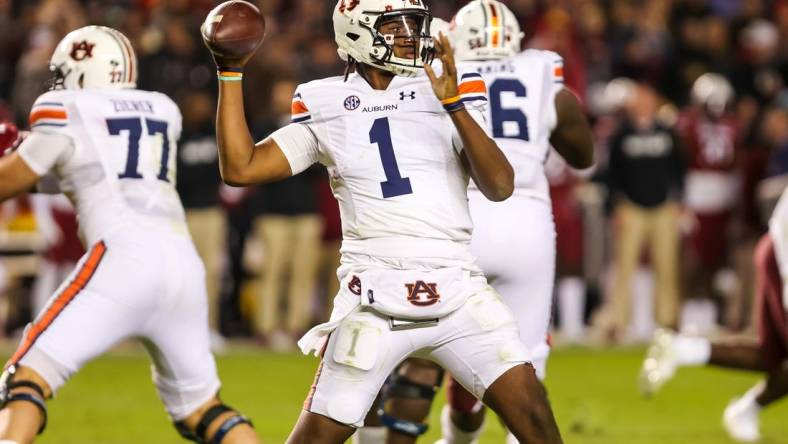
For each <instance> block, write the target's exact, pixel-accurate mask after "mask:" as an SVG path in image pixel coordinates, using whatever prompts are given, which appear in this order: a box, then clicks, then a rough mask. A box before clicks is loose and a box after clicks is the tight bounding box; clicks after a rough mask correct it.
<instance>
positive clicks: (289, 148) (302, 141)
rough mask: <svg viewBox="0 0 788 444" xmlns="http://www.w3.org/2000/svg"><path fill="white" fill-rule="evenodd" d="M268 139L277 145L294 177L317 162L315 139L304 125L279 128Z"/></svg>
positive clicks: (316, 142)
mask: <svg viewBox="0 0 788 444" xmlns="http://www.w3.org/2000/svg"><path fill="white" fill-rule="evenodd" d="M270 137H271V138H272V139H273V140H274V142H276V144H277V145H279V149H281V150H282V153H283V154H284V155H285V157H286V158H287V161H288V162H289V163H290V170H291V171H292V172H293V175H294V176H295V175H296V174H298V173H301V172H302V171H304V170H306V169H307V168H309V167H310V166H312V165H313V164H315V163H317V161H318V160H319V155H320V151H319V144H318V141H317V137H315V134H314V133H313V132H312V129H311V128H309V126H308V125H306V124H303V123H291V124H290V125H287V126H285V127H284V128H280V129H279V130H277V131H276V132H274V133H273V134H271V136H270Z"/></svg>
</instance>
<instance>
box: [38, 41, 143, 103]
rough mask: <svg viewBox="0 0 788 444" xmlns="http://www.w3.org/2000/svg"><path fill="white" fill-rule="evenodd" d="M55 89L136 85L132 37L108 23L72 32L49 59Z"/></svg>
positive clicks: (133, 86) (129, 86)
mask: <svg viewBox="0 0 788 444" xmlns="http://www.w3.org/2000/svg"><path fill="white" fill-rule="evenodd" d="M49 69H50V70H51V71H52V72H53V73H54V75H55V77H54V79H53V81H52V82H53V84H52V85H51V88H52V89H103V88H118V89H121V88H136V86H137V56H136V55H135V54H134V49H132V47H131V43H129V40H128V39H127V38H126V36H124V35H123V34H122V33H120V32H119V31H117V30H115V29H112V28H107V27H105V26H85V27H84V28H79V29H77V30H75V31H71V32H70V33H69V34H68V35H66V36H65V37H63V40H61V41H60V43H58V45H57V48H55V52H54V54H52V58H51V59H50V61H49Z"/></svg>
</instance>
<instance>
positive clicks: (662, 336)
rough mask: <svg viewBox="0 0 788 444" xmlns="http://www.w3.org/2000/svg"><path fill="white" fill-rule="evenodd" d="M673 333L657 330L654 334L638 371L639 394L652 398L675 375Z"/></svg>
mask: <svg viewBox="0 0 788 444" xmlns="http://www.w3.org/2000/svg"><path fill="white" fill-rule="evenodd" d="M673 338H674V335H673V333H671V332H669V331H668V330H664V329H659V330H657V331H656V332H655V333H654V337H653V339H652V340H651V345H650V346H649V348H648V351H647V352H646V359H645V361H643V367H641V369H640V380H639V385H640V392H641V393H642V394H643V396H652V395H654V394H655V393H656V392H657V391H659V389H660V388H662V386H663V385H664V384H665V383H666V382H668V381H669V380H670V378H672V377H673V375H674V374H676V366H677V365H676V355H675V353H674V352H673Z"/></svg>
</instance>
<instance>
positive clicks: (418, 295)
mask: <svg viewBox="0 0 788 444" xmlns="http://www.w3.org/2000/svg"><path fill="white" fill-rule="evenodd" d="M405 287H406V288H407V289H408V302H410V303H411V304H413V305H417V306H419V307H427V306H429V305H432V304H434V303H436V302H438V301H439V300H440V298H441V295H440V294H438V284H435V283H429V284H428V283H426V282H424V281H416V283H414V284H405Z"/></svg>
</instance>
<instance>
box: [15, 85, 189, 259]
mask: <svg viewBox="0 0 788 444" xmlns="http://www.w3.org/2000/svg"><path fill="white" fill-rule="evenodd" d="M30 129H31V136H30V137H29V138H28V139H27V140H26V141H25V143H23V144H22V146H20V148H19V155H20V156H22V158H23V159H24V160H25V163H27V164H28V166H29V167H30V168H31V169H32V170H33V171H34V172H35V173H36V174H38V175H40V176H43V177H45V178H44V179H43V180H42V181H43V182H46V181H47V179H49V178H50V176H51V177H53V178H54V180H56V182H57V187H56V188H57V189H58V190H59V191H62V192H63V193H65V194H66V195H67V196H68V197H69V198H70V200H71V202H72V203H73V205H74V207H75V209H76V211H77V215H78V218H79V224H80V234H81V235H82V237H83V240H84V241H85V242H86V243H87V244H88V245H92V244H94V243H95V242H97V241H98V240H100V239H102V238H103V237H105V236H106V235H108V234H109V233H110V232H112V231H114V230H117V229H121V228H123V227H125V226H129V225H136V226H139V225H145V224H151V223H152V224H160V225H162V226H175V227H177V228H179V229H180V228H182V226H183V219H184V215H183V213H184V212H183V206H182V205H181V202H180V199H179V197H178V194H177V192H176V190H175V170H174V168H175V157H176V150H177V144H176V143H177V141H178V138H179V137H180V133H181V114H180V111H179V110H178V107H177V106H176V105H175V103H173V102H172V100H170V99H169V98H168V97H167V96H165V95H163V94H159V93H154V92H147V91H140V90H133V89H129V90H112V91H106V90H103V91H99V90H81V91H50V92H47V93H45V94H43V95H42V96H41V97H39V98H38V100H36V102H35V104H34V105H33V108H32V110H31V112H30Z"/></svg>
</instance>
